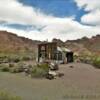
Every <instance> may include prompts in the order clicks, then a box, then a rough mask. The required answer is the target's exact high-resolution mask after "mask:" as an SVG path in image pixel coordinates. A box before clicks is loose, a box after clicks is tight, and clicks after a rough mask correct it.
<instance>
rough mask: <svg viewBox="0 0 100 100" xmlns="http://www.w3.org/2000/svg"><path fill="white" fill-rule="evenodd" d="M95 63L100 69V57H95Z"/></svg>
mask: <svg viewBox="0 0 100 100" xmlns="http://www.w3.org/2000/svg"><path fill="white" fill-rule="evenodd" d="M93 65H94V67H96V68H99V69H100V57H95V58H94V59H93Z"/></svg>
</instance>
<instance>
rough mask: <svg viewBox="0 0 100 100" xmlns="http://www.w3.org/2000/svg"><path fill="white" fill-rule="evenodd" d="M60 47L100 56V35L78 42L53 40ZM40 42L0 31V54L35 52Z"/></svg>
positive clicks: (78, 40) (84, 38)
mask: <svg viewBox="0 0 100 100" xmlns="http://www.w3.org/2000/svg"><path fill="white" fill-rule="evenodd" d="M52 41H53V42H57V43H58V45H59V46H64V47H67V48H69V49H71V50H73V51H74V52H76V53H78V54H89V53H94V54H99V55H100V35H97V36H94V37H92V38H87V37H83V38H82V39H77V40H67V41H66V42H63V41H61V40H60V39H53V40H52ZM38 43H40V41H35V40H30V39H28V38H25V37H19V36H17V35H15V34H13V33H10V32H6V31H0V53H2V52H3V53H5V52H8V53H17V52H34V51H36V48H37V44H38Z"/></svg>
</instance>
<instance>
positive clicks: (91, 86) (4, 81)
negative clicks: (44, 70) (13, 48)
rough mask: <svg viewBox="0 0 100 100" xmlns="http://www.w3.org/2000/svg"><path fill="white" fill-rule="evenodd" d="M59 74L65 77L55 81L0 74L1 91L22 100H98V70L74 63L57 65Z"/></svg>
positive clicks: (99, 92)
mask: <svg viewBox="0 0 100 100" xmlns="http://www.w3.org/2000/svg"><path fill="white" fill-rule="evenodd" d="M69 66H73V68H70V67H69ZM60 72H63V73H64V76H63V77H62V78H57V79H54V80H47V79H31V78H29V77H25V76H24V75H22V74H9V73H2V72H0V90H2V89H3V90H4V89H5V90H7V91H9V92H11V93H14V94H16V95H19V96H21V97H22V98H23V100H100V70H99V69H95V68H94V67H92V66H91V65H87V64H81V63H73V64H68V65H60ZM75 98H76V99H75Z"/></svg>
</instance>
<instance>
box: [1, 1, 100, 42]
mask: <svg viewBox="0 0 100 100" xmlns="http://www.w3.org/2000/svg"><path fill="white" fill-rule="evenodd" d="M83 17H84V16H83ZM94 19H95V18H94ZM0 21H1V22H7V23H17V24H23V25H35V26H36V27H37V28H41V30H38V29H36V30H34V29H33V30H18V29H13V28H8V27H7V26H0V30H7V31H10V32H14V33H16V34H18V35H20V36H25V37H28V38H30V39H34V40H36V39H37V40H46V39H49V40H52V38H60V39H62V40H67V39H77V38H81V37H83V36H88V37H91V36H93V35H95V34H100V30H99V27H96V26H86V25H81V24H80V23H78V22H77V21H75V20H74V18H73V17H70V18H67V17H66V18H58V17H54V16H51V15H46V14H44V13H42V12H40V11H38V10H36V9H35V8H32V7H29V6H25V5H23V4H21V3H19V2H18V1H17V0H0ZM42 28H43V29H42Z"/></svg>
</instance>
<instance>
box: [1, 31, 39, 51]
mask: <svg viewBox="0 0 100 100" xmlns="http://www.w3.org/2000/svg"><path fill="white" fill-rule="evenodd" d="M38 42H39V41H35V40H34V41H32V40H30V39H28V38H24V37H19V36H17V35H15V34H13V33H10V32H6V31H0V52H1V53H2V52H3V53H4V52H5V53H17V52H34V50H35V49H36V46H37V43H38Z"/></svg>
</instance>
